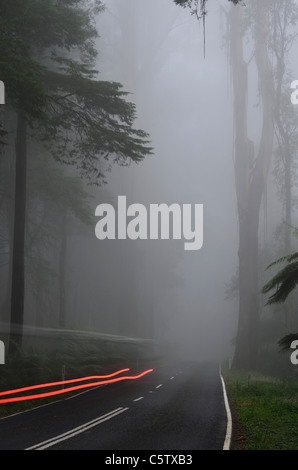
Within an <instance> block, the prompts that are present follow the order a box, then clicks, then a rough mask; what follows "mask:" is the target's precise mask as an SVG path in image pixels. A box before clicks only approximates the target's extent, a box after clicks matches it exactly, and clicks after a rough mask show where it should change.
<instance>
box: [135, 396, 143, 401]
mask: <svg viewBox="0 0 298 470" xmlns="http://www.w3.org/2000/svg"><path fill="white" fill-rule="evenodd" d="M143 398H144V397H139V398H136V399H135V400H134V401H140V400H143Z"/></svg>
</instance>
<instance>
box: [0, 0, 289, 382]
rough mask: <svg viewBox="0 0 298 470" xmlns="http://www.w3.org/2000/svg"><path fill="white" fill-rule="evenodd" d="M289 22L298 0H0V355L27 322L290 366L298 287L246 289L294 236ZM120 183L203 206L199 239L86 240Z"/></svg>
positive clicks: (138, 199) (147, 201) (264, 275)
mask: <svg viewBox="0 0 298 470" xmlns="http://www.w3.org/2000/svg"><path fill="white" fill-rule="evenodd" d="M297 19H298V5H297V2H296V1H295V0H247V1H245V2H236V1H229V0H220V1H216V2H215V1H213V0H209V1H199V0H196V1H195V0H193V1H178V0H176V1H173V0H125V1H123V0H107V1H98V0H96V1H91V0H88V1H81V0H68V1H67V2H58V3H57V2H54V1H53V0H46V1H44V2H39V1H37V0H25V1H21V0H16V1H14V2H6V1H4V0H3V1H0V47H1V64H0V80H1V81H2V82H3V83H4V84H5V105H3V106H1V107H0V113H1V114H0V118H1V121H0V123H1V124H0V141H1V159H0V164H1V174H0V188H1V191H0V194H1V200H0V217H1V233H0V241H1V244H0V248H1V253H0V255H1V270H0V275H1V285H2V286H3V287H2V291H1V297H0V301H1V324H2V325H5V328H4V326H3V331H4V329H5V332H6V331H7V330H6V327H7V325H8V326H9V325H10V324H12V325H17V328H16V329H14V328H11V331H10V335H9V339H8V344H7V346H8V347H7V353H8V354H9V355H10V354H14V352H15V351H16V350H18V349H19V348H22V344H23V343H22V337H23V326H26V327H27V326H29V327H37V328H44V329H47V328H52V329H73V330H74V331H76V330H80V331H82V330H85V331H86V330H87V331H91V332H95V333H101V334H112V335H117V336H125V337H129V338H141V339H152V340H155V341H156V343H158V344H159V345H160V347H161V350H162V351H163V352H165V351H168V352H169V353H170V352H171V353H175V355H177V356H178V355H179V356H182V357H191V358H196V359H206V358H207V359H212V360H222V359H233V365H234V366H235V367H243V368H248V369H254V368H259V369H262V370H266V371H267V372H270V373H276V374H282V373H284V372H285V371H286V373H288V372H289V371H291V370H290V369H291V364H290V361H289V357H288V356H285V355H281V354H280V353H279V347H278V344H277V342H278V341H279V340H280V339H281V338H282V337H283V336H285V335H287V334H288V333H295V332H296V330H297V312H296V310H295V299H296V292H295V290H293V292H292V293H291V295H290V296H289V298H288V299H287V300H286V302H285V303H283V304H277V305H271V306H266V305H265V304H266V300H267V299H266V295H264V294H263V293H262V292H261V290H262V287H263V286H264V285H265V283H266V282H267V281H268V280H269V278H270V276H272V275H273V273H272V271H270V270H269V271H266V267H267V266H268V265H269V264H270V263H271V262H273V261H274V260H276V259H278V258H280V257H282V256H285V255H288V254H290V253H292V252H293V251H295V249H296V248H295V244H296V238H295V237H293V236H292V233H293V227H295V225H296V222H295V221H296V218H297V188H296V173H297V171H296V149H297V135H298V134H297V125H298V120H297V117H298V116H297V113H298V108H297V107H295V106H294V105H293V104H292V103H291V93H292V92H293V90H292V89H291V83H292V82H293V81H294V80H295V79H296V78H297V77H298V71H297V65H296V60H295V52H296V48H297V42H296V39H297V31H296V29H297V26H296V25H297ZM119 195H125V196H126V198H127V200H129V201H130V202H135V203H138V204H139V205H142V206H143V207H149V205H151V204H156V205H158V204H161V203H164V204H166V205H167V206H168V207H170V206H171V204H173V203H176V204H178V205H179V206H180V207H183V205H187V206H194V205H196V204H197V205H198V204H201V205H203V206H204V243H203V245H202V246H201V247H200V249H198V250H184V249H183V242H184V240H183V239H178V240H175V239H173V237H168V239H165V240H162V239H158V240H150V239H143V240H142V239H136V240H131V239H129V237H127V239H125V240H121V239H120V240H116V241H113V240H108V239H105V240H98V239H97V238H96V236H95V231H94V229H95V226H96V223H97V222H98V219H97V218H96V216H95V209H96V207H97V206H98V205H109V206H110V207H115V206H116V203H117V198H118V196H119ZM136 222H137V221H136ZM135 225H136V227H137V224H135ZM136 227H135V228H136ZM138 229H139V230H140V227H138ZM136 230H137V228H136ZM192 230H194V227H192ZM135 238H138V237H135ZM148 238H149V237H148ZM178 238H179V237H178ZM37 331H38V330H37ZM5 334H6V333H5ZM37 336H38V333H37ZM0 339H3V338H1V336H0ZM285 365H287V366H286V367H285ZM288 367H289V369H288Z"/></svg>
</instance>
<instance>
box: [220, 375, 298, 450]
mask: <svg viewBox="0 0 298 470" xmlns="http://www.w3.org/2000/svg"><path fill="white" fill-rule="evenodd" d="M224 379H225V382H226V388H227V393H228V397H229V402H230V407H231V411H232V416H233V439H232V450H297V449H298V380H297V377H296V378H295V377H293V378H287V379H278V378H274V377H267V376H265V375H261V374H259V373H257V372H247V371H240V370H239V371H234V370H226V371H225V373H224Z"/></svg>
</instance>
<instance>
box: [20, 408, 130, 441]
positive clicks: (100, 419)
mask: <svg viewBox="0 0 298 470" xmlns="http://www.w3.org/2000/svg"><path fill="white" fill-rule="evenodd" d="M128 409H129V408H117V409H116V410H113V411H110V413H107V414H105V415H103V416H100V417H98V418H95V419H93V420H92V421H88V422H87V423H85V424H82V425H81V426H78V427H77V428H74V429H71V430H70V431H67V432H65V433H63V434H59V435H58V436H55V437H52V438H51V439H48V440H47V441H43V442H40V443H39V444H36V445H34V446H32V447H28V448H27V449H25V450H44V449H47V448H48V447H51V446H54V445H56V444H59V442H62V441H65V440H66V439H70V438H71V437H74V436H76V435H78V434H81V433H83V432H85V431H87V430H88V429H90V428H93V427H94V426H98V425H99V424H101V423H104V422H105V421H108V420H109V419H111V418H114V417H115V416H117V415H119V414H121V413H123V412H124V411H126V410H128Z"/></svg>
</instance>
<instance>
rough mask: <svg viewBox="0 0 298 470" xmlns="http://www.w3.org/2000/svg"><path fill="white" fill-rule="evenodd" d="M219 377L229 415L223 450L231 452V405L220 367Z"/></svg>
mask: <svg viewBox="0 0 298 470" xmlns="http://www.w3.org/2000/svg"><path fill="white" fill-rule="evenodd" d="M219 375H220V379H221V383H222V389H223V396H224V403H225V408H226V413H227V428H226V435H225V440H224V445H223V449H222V450H230V448H231V441H232V413H231V409H230V405H229V400H228V395H227V390H226V385H225V381H224V378H223V376H222V373H221V366H220V365H219Z"/></svg>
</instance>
